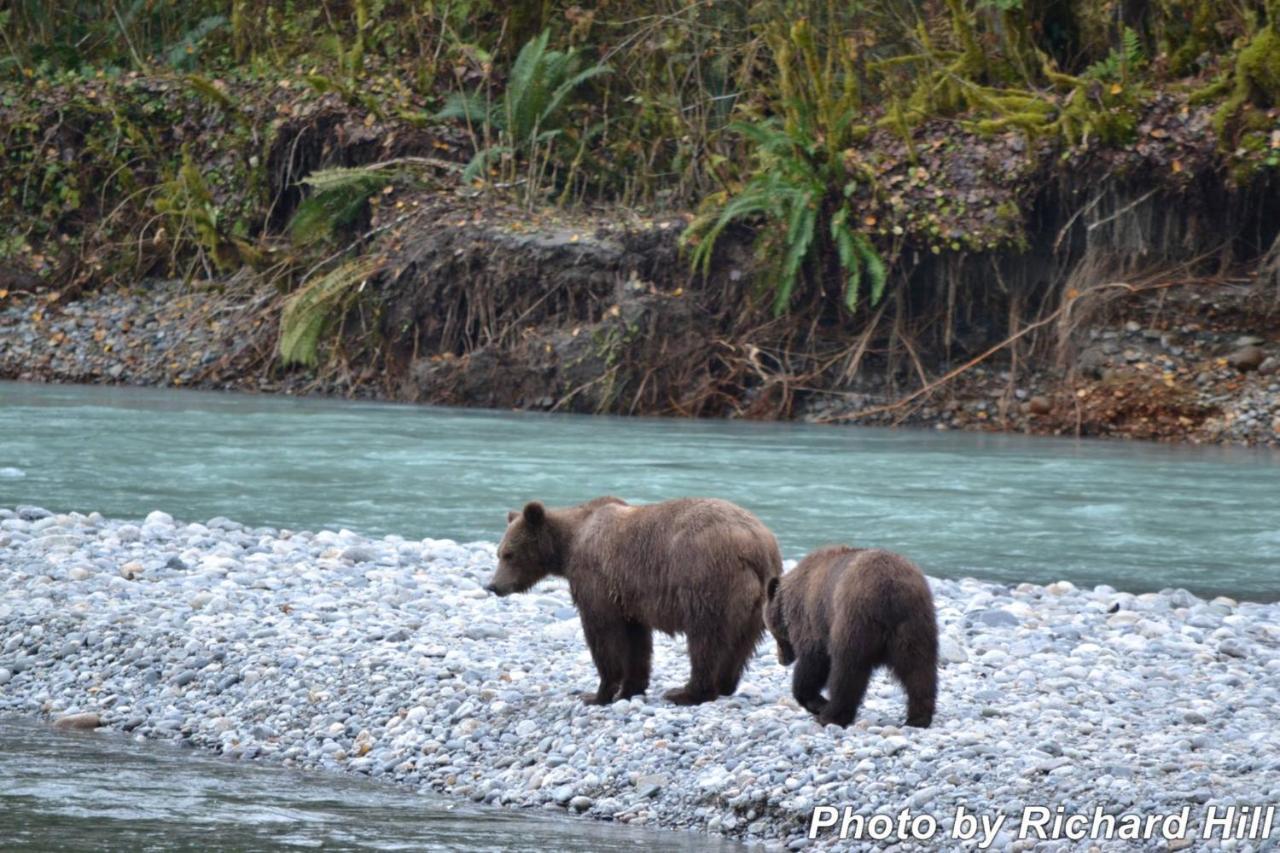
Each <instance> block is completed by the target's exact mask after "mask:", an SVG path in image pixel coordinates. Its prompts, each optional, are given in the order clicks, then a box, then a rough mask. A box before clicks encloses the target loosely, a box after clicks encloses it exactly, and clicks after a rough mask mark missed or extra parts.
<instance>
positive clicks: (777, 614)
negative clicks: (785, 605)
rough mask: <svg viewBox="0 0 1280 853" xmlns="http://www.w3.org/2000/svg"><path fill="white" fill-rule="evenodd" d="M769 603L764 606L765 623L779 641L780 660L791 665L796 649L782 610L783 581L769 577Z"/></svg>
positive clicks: (794, 659) (786, 664)
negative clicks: (792, 643)
mask: <svg viewBox="0 0 1280 853" xmlns="http://www.w3.org/2000/svg"><path fill="white" fill-rule="evenodd" d="M767 592H768V594H769V603H768V604H766V605H765V608H764V624H765V625H766V626H768V628H769V633H770V634H772V635H773V639H774V640H775V641H777V643H778V662H779V663H781V664H782V665H783V666H790V665H791V664H793V663H795V661H796V650H795V647H794V646H792V645H791V635H790V634H789V633H788V631H787V620H786V618H785V615H784V613H783V610H782V581H781V580H780V579H779V578H769V586H768V587H767Z"/></svg>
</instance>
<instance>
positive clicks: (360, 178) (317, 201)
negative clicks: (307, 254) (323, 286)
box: [289, 168, 393, 245]
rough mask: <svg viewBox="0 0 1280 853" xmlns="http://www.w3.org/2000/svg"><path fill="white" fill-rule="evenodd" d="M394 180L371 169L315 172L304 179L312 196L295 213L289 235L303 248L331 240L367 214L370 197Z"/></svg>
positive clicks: (338, 169) (341, 169)
mask: <svg viewBox="0 0 1280 853" xmlns="http://www.w3.org/2000/svg"><path fill="white" fill-rule="evenodd" d="M392 179H393V178H392V177H389V176H388V175H387V174H385V173H382V172H380V171H379V170H377V169H369V168H363V169H361V168H356V169H346V168H335V169H323V170H320V171H317V172H312V173H311V174H310V175H308V176H307V177H305V178H303V179H302V182H303V183H304V184H307V185H308V186H310V187H311V188H312V194H311V195H310V196H308V197H307V198H305V199H303V201H302V203H301V204H299V205H298V209H297V211H295V212H294V214H293V219H292V220H290V222H289V234H290V236H292V237H293V240H294V242H296V243H299V244H301V245H309V244H311V243H315V242H318V241H320V240H326V239H328V238H329V237H331V236H332V235H333V232H334V231H335V230H337V229H338V228H341V227H343V226H345V225H350V224H351V223H352V222H354V221H355V220H356V218H357V217H358V216H359V215H360V214H361V213H362V212H363V211H364V208H365V204H366V203H367V202H368V199H369V196H371V195H372V194H373V193H374V192H376V191H377V189H378V188H379V187H381V186H384V185H385V184H386V183H387V182H388V180H392Z"/></svg>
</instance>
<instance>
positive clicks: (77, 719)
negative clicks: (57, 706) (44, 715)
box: [53, 713, 102, 731]
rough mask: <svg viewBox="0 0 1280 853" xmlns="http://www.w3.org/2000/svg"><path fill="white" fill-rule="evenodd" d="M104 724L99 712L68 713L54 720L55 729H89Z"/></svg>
mask: <svg viewBox="0 0 1280 853" xmlns="http://www.w3.org/2000/svg"><path fill="white" fill-rule="evenodd" d="M100 725H102V720H101V719H100V718H99V717H98V715H97V714H93V713H85V714H67V715H66V716H63V717H59V718H58V719H56V720H54V721H53V727H54V728H55V729H65V730H67V731H88V730H90V729H96V728H98V726H100Z"/></svg>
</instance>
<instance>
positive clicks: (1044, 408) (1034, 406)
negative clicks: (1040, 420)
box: [1027, 394, 1053, 415]
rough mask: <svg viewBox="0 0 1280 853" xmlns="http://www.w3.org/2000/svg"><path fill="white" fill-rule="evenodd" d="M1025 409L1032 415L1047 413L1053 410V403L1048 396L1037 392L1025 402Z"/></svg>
mask: <svg viewBox="0 0 1280 853" xmlns="http://www.w3.org/2000/svg"><path fill="white" fill-rule="evenodd" d="M1027 411H1029V412H1030V413H1031V414H1033V415H1047V414H1049V413H1050V412H1052V411H1053V403H1051V402H1050V401H1049V398H1048V397H1045V396H1042V395H1040V394H1037V395H1036V396H1034V397H1032V398H1031V400H1030V401H1029V402H1028V403H1027Z"/></svg>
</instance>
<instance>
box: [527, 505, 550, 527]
mask: <svg viewBox="0 0 1280 853" xmlns="http://www.w3.org/2000/svg"><path fill="white" fill-rule="evenodd" d="M546 517H547V508H546V507H545V506H543V505H542V504H541V503H540V502H538V501H529V503H527V504H525V505H524V523H525V524H528V525H531V526H535V527H536V526H537V525H539V524H541V523H542V522H543V521H544V520H545V519H546Z"/></svg>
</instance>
